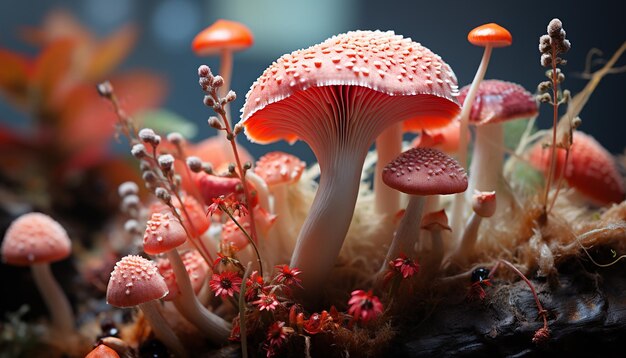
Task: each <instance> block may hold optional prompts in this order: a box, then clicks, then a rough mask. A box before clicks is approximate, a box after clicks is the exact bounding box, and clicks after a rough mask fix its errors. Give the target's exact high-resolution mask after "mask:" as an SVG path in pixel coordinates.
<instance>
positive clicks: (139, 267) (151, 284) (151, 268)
mask: <svg viewBox="0 0 626 358" xmlns="http://www.w3.org/2000/svg"><path fill="white" fill-rule="evenodd" d="M167 292H168V290H167V284H166V283H165V280H164V279H163V277H162V276H161V275H160V274H159V270H158V269H157V267H156V265H155V264H154V262H152V261H149V260H146V259H144V258H143V257H141V256H137V255H129V256H125V257H123V258H122V259H121V260H120V261H118V262H117V263H116V264H115V268H114V269H113V272H111V279H110V280H109V284H108V286H107V296H106V300H107V303H108V304H110V305H113V306H115V307H132V306H137V305H139V304H142V303H146V302H149V301H152V300H158V299H161V298H163V297H165V295H167Z"/></svg>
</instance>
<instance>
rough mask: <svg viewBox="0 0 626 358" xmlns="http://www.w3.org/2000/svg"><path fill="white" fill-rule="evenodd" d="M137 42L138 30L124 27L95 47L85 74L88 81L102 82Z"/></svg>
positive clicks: (129, 26) (132, 27)
mask: <svg viewBox="0 0 626 358" xmlns="http://www.w3.org/2000/svg"><path fill="white" fill-rule="evenodd" d="M136 40H137V28H136V27H135V26H132V25H127V26H124V27H122V28H121V29H120V30H118V31H117V32H116V33H114V34H113V35H111V36H109V37H107V38H106V39H104V40H103V41H100V43H98V44H97V45H95V46H94V47H93V49H92V51H91V55H90V58H89V63H88V64H87V68H86V70H85V73H84V77H85V79H86V80H87V81H101V80H102V79H103V78H104V76H106V75H108V74H109V73H110V72H111V70H113V69H114V68H115V67H117V66H118V65H119V64H120V63H121V62H122V60H124V58H125V57H126V56H128V54H129V53H130V51H131V50H132V48H133V46H134V45H135V42H136Z"/></svg>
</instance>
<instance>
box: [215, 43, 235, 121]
mask: <svg viewBox="0 0 626 358" xmlns="http://www.w3.org/2000/svg"><path fill="white" fill-rule="evenodd" d="M232 73H233V52H232V51H231V50H228V49H225V50H222V55H221V57H220V73H219V75H220V76H222V78H223V79H224V85H222V87H220V89H219V90H218V96H219V97H220V98H222V97H225V96H226V94H227V93H228V91H229V90H230V80H231V77H232ZM224 112H226V115H225V117H226V120H228V127H229V128H232V126H231V124H232V119H231V118H230V104H229V103H226V104H225V105H224Z"/></svg>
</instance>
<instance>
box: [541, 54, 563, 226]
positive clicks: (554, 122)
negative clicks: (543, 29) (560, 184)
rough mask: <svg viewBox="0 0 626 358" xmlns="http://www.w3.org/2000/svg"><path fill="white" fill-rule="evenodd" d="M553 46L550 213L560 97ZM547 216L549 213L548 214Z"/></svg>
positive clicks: (555, 55) (547, 191) (544, 210)
mask: <svg viewBox="0 0 626 358" xmlns="http://www.w3.org/2000/svg"><path fill="white" fill-rule="evenodd" d="M551 47H552V108H553V118H552V144H551V149H552V152H551V153H550V166H549V167H548V177H547V178H546V189H545V193H544V196H543V212H544V213H545V214H548V211H547V204H548V194H549V193H550V186H551V185H552V177H553V176H554V171H555V169H556V168H555V167H556V126H557V121H558V116H559V99H558V98H557V94H558V88H557V86H558V83H557V74H556V59H557V51H556V46H555V45H554V44H552V45H551ZM546 216H547V215H546Z"/></svg>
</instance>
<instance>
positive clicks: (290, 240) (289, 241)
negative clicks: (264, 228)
mask: <svg viewBox="0 0 626 358" xmlns="http://www.w3.org/2000/svg"><path fill="white" fill-rule="evenodd" d="M272 194H273V195H274V214H276V231H277V233H278V239H279V240H278V242H279V249H280V250H282V251H281V252H292V251H293V246H294V243H295V238H296V235H297V233H296V232H295V228H294V219H293V216H292V215H291V210H290V208H289V200H288V195H289V191H288V188H287V185H276V186H274V187H273V188H272Z"/></svg>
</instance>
